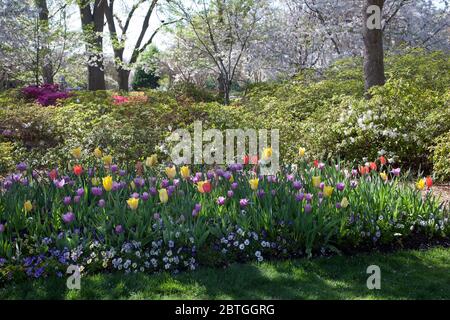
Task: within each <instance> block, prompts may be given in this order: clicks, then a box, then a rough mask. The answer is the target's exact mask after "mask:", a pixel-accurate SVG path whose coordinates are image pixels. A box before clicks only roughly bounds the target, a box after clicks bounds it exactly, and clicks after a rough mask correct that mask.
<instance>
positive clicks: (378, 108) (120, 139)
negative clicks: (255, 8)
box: [0, 51, 450, 179]
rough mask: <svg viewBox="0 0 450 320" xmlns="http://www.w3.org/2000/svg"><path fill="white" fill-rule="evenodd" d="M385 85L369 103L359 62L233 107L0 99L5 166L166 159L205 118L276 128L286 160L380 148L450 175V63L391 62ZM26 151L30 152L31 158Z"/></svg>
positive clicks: (172, 97) (195, 101)
mask: <svg viewBox="0 0 450 320" xmlns="http://www.w3.org/2000/svg"><path fill="white" fill-rule="evenodd" d="M386 69H387V75H388V81H387V83H386V85H385V86H384V87H379V88H374V89H373V90H372V92H371V93H372V99H371V100H366V99H365V98H364V96H363V95H364V87H363V79H362V73H361V61H359V60H355V59H347V60H342V61H339V62H337V63H336V64H334V65H333V66H331V67H330V68H328V69H327V70H326V71H325V72H324V73H323V74H317V73H316V72H313V71H308V70H306V71H305V72H303V73H302V74H299V75H297V76H296V77H295V78H293V79H291V80H289V81H284V82H281V83H280V82H277V83H261V84H254V85H251V86H250V87H248V88H247V90H246V92H245V94H243V95H242V96H241V97H240V98H239V99H237V100H236V101H235V102H234V103H233V104H232V105H231V106H222V105H221V104H220V103H219V100H218V98H217V96H215V95H214V94H212V93H210V92H208V91H205V90H202V89H199V88H197V87H195V86H193V85H191V84H184V85H179V86H177V87H175V88H174V90H173V91H170V92H162V91H154V90H151V91H146V95H147V96H148V100H147V102H143V101H140V100H136V101H135V100H133V99H131V101H130V102H129V103H126V104H123V105H113V100H112V98H111V97H112V94H111V93H110V92H96V93H90V92H77V93H74V94H73V95H72V96H71V97H70V98H68V99H66V100H64V101H60V102H59V105H58V106H57V107H46V108H42V107H39V106H38V105H35V104H31V103H26V102H25V101H24V100H21V99H20V98H19V97H20V94H19V93H18V92H17V91H9V92H7V93H3V94H1V95H0V132H1V131H3V130H10V131H11V132H12V135H10V136H2V137H0V143H1V144H0V146H1V147H0V148H1V150H2V155H0V160H1V165H0V170H2V171H5V170H6V168H7V167H8V166H11V165H12V164H13V163H15V162H17V161H19V160H27V161H29V162H30V164H33V165H35V164H37V163H40V164H44V165H53V164H61V163H62V161H65V159H66V158H67V155H68V151H69V150H70V149H71V148H73V147H75V146H78V145H82V146H84V147H86V148H91V149H93V148H94V147H96V146H100V147H102V148H103V149H105V150H108V151H109V152H111V153H112V154H113V155H114V156H115V157H116V158H117V159H120V160H136V159H138V158H143V157H145V156H147V155H148V154H151V153H154V152H158V153H160V155H161V156H163V153H164V147H165V146H164V145H163V144H162V142H163V140H164V137H165V136H167V135H168V134H169V133H170V130H171V129H176V128H180V127H190V126H191V124H192V123H193V121H194V120H202V121H203V122H204V123H203V126H204V128H212V127H215V128H219V129H226V128H257V129H262V128H267V129H270V128H278V129H280V133H281V141H280V146H281V149H282V150H281V155H282V161H283V162H286V163H289V162H292V161H293V160H294V158H295V156H296V154H297V150H298V147H299V146H304V147H306V148H307V150H308V155H309V156H310V157H314V158H328V157H339V158H341V159H346V160H348V161H354V160H361V159H364V158H365V157H368V158H374V157H376V155H377V154H378V152H379V151H384V153H386V155H387V156H388V157H389V158H391V159H392V160H395V161H396V162H398V163H399V164H401V165H402V166H404V167H405V166H406V167H408V166H411V167H413V168H414V169H421V170H426V171H431V170H432V168H433V164H434V170H435V173H436V175H437V176H438V177H439V178H441V179H449V178H450V165H449V163H450V159H449V155H448V154H449V153H448V151H449V148H450V136H449V131H450V106H449V98H450V90H449V83H450V72H449V71H450V59H449V56H448V55H446V54H444V53H441V52H434V53H424V52H422V51H410V52H408V53H406V54H403V55H392V56H389V57H387V59H386ZM24 151H27V152H26V153H25V152H24Z"/></svg>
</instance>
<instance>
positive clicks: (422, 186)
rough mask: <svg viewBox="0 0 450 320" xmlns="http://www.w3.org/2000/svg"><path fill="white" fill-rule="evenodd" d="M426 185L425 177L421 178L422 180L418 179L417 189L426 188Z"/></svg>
mask: <svg viewBox="0 0 450 320" xmlns="http://www.w3.org/2000/svg"><path fill="white" fill-rule="evenodd" d="M425 185H426V182H425V179H420V180H419V181H417V183H416V187H417V189H419V190H423V189H425Z"/></svg>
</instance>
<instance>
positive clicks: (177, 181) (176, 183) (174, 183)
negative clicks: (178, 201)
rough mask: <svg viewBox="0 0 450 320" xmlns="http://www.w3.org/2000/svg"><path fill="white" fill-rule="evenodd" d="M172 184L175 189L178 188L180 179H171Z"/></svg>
mask: <svg viewBox="0 0 450 320" xmlns="http://www.w3.org/2000/svg"><path fill="white" fill-rule="evenodd" d="M172 184H173V186H174V187H175V188H176V187H178V186H179V185H180V179H173V182H172Z"/></svg>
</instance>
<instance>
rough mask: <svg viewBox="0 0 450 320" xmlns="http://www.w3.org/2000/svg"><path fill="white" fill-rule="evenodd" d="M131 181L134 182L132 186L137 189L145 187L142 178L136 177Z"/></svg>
mask: <svg viewBox="0 0 450 320" xmlns="http://www.w3.org/2000/svg"><path fill="white" fill-rule="evenodd" d="M133 181H134V184H135V185H136V187H138V188H142V187H143V186H144V185H145V180H144V178H141V177H137V178H135V179H134V180H133Z"/></svg>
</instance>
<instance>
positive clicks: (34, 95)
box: [22, 84, 69, 106]
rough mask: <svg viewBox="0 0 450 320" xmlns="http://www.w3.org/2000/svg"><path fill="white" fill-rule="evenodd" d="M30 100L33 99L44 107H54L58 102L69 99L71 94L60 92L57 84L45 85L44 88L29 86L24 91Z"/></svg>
mask: <svg viewBox="0 0 450 320" xmlns="http://www.w3.org/2000/svg"><path fill="white" fill-rule="evenodd" d="M22 93H23V94H24V95H25V97H26V98H28V99H33V100H35V101H36V102H37V103H39V104H40V105H42V106H50V105H54V104H55V103H56V101H57V100H60V99H61V100H64V99H67V98H69V94H68V93H67V92H64V91H60V90H59V86H58V85H57V84H44V85H42V86H28V87H25V88H23V89H22Z"/></svg>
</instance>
